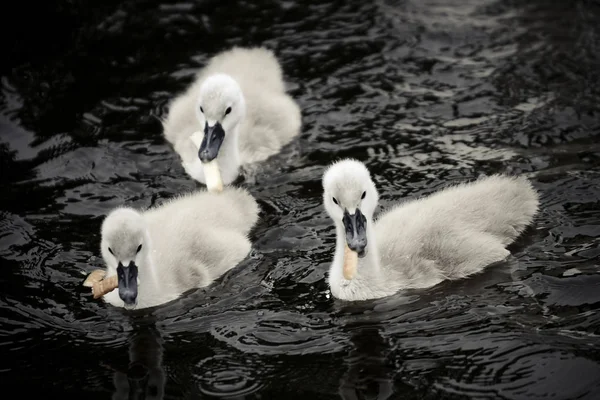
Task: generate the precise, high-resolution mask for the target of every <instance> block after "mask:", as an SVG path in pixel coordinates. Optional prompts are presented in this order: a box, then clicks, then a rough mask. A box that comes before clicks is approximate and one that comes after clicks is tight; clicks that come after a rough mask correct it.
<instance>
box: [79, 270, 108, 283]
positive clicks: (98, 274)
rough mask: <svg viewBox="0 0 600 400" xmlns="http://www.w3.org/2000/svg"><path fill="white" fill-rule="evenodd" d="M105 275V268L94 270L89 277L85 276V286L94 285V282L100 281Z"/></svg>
mask: <svg viewBox="0 0 600 400" xmlns="http://www.w3.org/2000/svg"><path fill="white" fill-rule="evenodd" d="M104 275H106V271H105V270H103V269H95V270H93V271H92V272H91V273H90V274H89V275H88V277H87V278H85V281H83V286H85V287H93V286H94V283H96V282H100V281H101V280H102V279H104Z"/></svg>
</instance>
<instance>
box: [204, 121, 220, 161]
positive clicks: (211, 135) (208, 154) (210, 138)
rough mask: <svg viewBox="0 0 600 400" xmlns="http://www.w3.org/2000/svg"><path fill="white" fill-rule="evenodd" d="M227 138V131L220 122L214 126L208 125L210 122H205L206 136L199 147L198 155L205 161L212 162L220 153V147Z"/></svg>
mask: <svg viewBox="0 0 600 400" xmlns="http://www.w3.org/2000/svg"><path fill="white" fill-rule="evenodd" d="M223 139H225V131H224V130H223V127H222V126H221V124H220V123H219V122H216V123H215V124H214V125H213V126H208V122H206V123H205V124H204V138H203V139H202V143H201V144H200V149H198V157H199V158H200V161H202V162H203V163H207V162H211V161H212V160H214V159H215V158H217V155H218V154H219V149H220V148H221V145H222V144H223Z"/></svg>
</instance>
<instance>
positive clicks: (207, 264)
mask: <svg viewBox="0 0 600 400" xmlns="http://www.w3.org/2000/svg"><path fill="white" fill-rule="evenodd" d="M258 212H259V207H258V204H257V203H256V201H255V200H254V198H253V197H252V196H251V195H250V194H249V193H248V192H247V191H246V190H244V189H241V188H234V187H226V188H225V189H224V191H223V192H221V193H211V192H207V191H205V190H201V191H196V192H192V193H188V194H184V195H180V196H177V197H174V198H173V199H170V200H169V201H167V202H165V203H164V204H162V205H160V206H158V207H155V208H151V209H148V210H146V211H141V212H139V211H136V210H134V209H132V208H126V207H122V208H117V209H115V210H113V211H112V212H111V213H110V214H108V215H107V217H106V218H105V220H104V222H103V224H102V230H101V232H102V241H101V253H102V257H103V259H104V261H105V263H106V270H107V274H106V276H107V277H109V276H113V275H116V274H117V265H118V262H119V261H121V262H122V263H123V264H124V265H128V264H129V261H131V260H133V261H135V263H136V265H137V266H138V297H137V306H136V309H140V308H146V307H153V306H156V305H159V304H163V303H165V302H168V301H171V300H173V299H176V298H177V297H179V296H180V295H181V294H182V293H183V292H185V291H187V290H189V289H193V288H199V287H204V286H207V285H209V284H210V283H212V282H213V281H214V280H215V279H217V278H218V277H220V276H221V275H222V274H224V273H225V272H227V271H229V270H230V269H232V268H233V267H235V266H236V265H237V264H238V263H240V262H241V261H242V260H243V259H244V258H245V257H246V256H247V255H248V253H249V252H250V249H251V243H250V241H249V239H248V235H249V233H250V230H251V229H252V228H253V227H254V225H255V224H256V222H257V220H258ZM140 244H142V248H141V250H140V251H139V252H136V251H137V248H138V246H139V245H140ZM109 248H110V249H111V250H112V253H111V252H110V251H109ZM103 298H104V300H105V301H107V302H108V303H110V304H112V305H113V306H117V307H123V306H124V303H123V301H122V300H121V298H120V297H119V294H118V289H115V290H113V291H112V292H110V293H108V294H106V295H105V296H104V297H103Z"/></svg>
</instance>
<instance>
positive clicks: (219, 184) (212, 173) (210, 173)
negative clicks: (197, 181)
mask: <svg viewBox="0 0 600 400" xmlns="http://www.w3.org/2000/svg"><path fill="white" fill-rule="evenodd" d="M190 139H191V140H192V142H194V145H195V146H196V149H200V145H201V144H202V132H201V131H197V132H194V133H193V134H192V136H190ZM202 166H203V167H204V178H206V188H207V189H208V191H209V192H222V191H223V179H222V178H221V171H220V170H219V164H218V163H217V159H214V160H212V161H210V162H207V163H202Z"/></svg>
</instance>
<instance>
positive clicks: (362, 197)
mask: <svg viewBox="0 0 600 400" xmlns="http://www.w3.org/2000/svg"><path fill="white" fill-rule="evenodd" d="M366 195H367V192H366V191H364V192H363V194H362V196H360V199H361V200H363V199H364V198H365V196H366Z"/></svg>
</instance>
